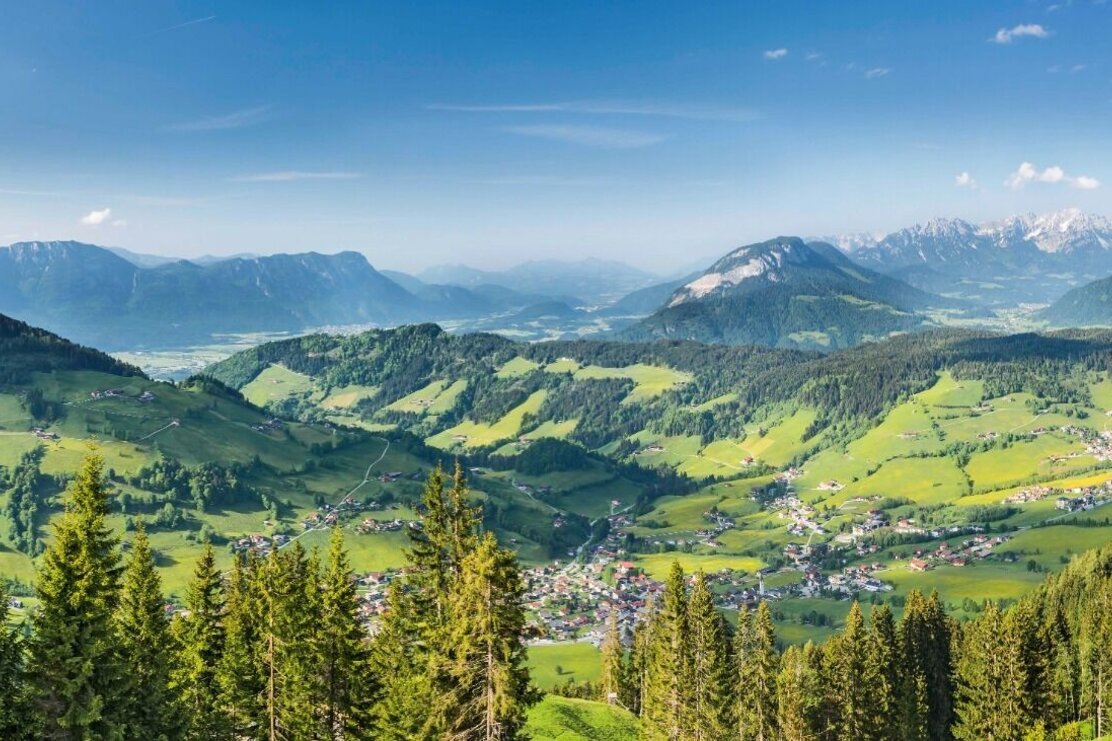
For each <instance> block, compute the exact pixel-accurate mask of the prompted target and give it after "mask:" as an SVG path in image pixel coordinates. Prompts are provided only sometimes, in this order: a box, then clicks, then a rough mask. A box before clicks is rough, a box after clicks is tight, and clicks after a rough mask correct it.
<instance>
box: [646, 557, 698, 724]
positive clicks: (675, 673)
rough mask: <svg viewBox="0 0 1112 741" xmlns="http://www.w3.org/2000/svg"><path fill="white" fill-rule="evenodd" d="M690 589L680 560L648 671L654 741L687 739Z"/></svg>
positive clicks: (656, 622)
mask: <svg viewBox="0 0 1112 741" xmlns="http://www.w3.org/2000/svg"><path fill="white" fill-rule="evenodd" d="M687 657H688V652H687V590H686V587H685V584H684V576H683V569H682V568H681V567H680V565H679V562H678V561H673V562H672V570H671V572H670V573H669V574H668V579H667V581H666V582H665V584H664V595H663V597H662V599H661V603H660V609H659V611H658V612H657V613H656V615H655V616H654V617H653V621H652V632H651V637H650V639H649V651H648V656H647V666H646V671H645V685H646V686H645V691H644V701H643V705H642V708H641V717H642V731H643V734H644V736H645V737H646V738H647V739H651V740H652V741H656V740H658V739H659V740H661V741H672V740H673V739H680V738H682V737H683V732H684V729H685V728H686V722H687V717H686V702H685V700H686V687H685V681H686V678H687V676H688V673H687V672H688V666H687Z"/></svg>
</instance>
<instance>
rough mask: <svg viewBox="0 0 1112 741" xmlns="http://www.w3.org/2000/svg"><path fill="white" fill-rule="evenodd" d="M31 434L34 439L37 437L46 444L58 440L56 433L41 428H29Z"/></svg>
mask: <svg viewBox="0 0 1112 741" xmlns="http://www.w3.org/2000/svg"><path fill="white" fill-rule="evenodd" d="M31 434H32V435H34V436H35V437H37V438H38V439H40V440H43V441H46V442H51V441H54V440H57V439H59V438H58V433H57V432H50V431H48V430H44V429H43V428H41V427H32V428H31Z"/></svg>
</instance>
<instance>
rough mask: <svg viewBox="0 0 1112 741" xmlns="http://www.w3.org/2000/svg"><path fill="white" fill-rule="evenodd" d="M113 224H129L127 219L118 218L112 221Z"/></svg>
mask: <svg viewBox="0 0 1112 741" xmlns="http://www.w3.org/2000/svg"><path fill="white" fill-rule="evenodd" d="M112 226H127V219H116V220H115V221H113V222H112Z"/></svg>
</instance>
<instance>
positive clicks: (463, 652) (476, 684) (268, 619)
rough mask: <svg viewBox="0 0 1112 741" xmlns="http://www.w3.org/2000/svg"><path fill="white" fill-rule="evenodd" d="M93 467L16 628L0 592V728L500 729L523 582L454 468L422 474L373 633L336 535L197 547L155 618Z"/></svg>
mask: <svg viewBox="0 0 1112 741" xmlns="http://www.w3.org/2000/svg"><path fill="white" fill-rule="evenodd" d="M103 467H104V464H103V461H102V459H101V458H100V457H99V456H95V455H94V456H91V457H90V458H88V459H87V460H86V462H85V464H84V466H83V467H82V468H81V470H80V472H79V473H78V474H77V476H76V478H75V479H74V481H73V484H72V486H71V488H70V490H69V494H68V501H67V506H66V510H65V513H64V514H63V515H62V516H61V517H60V518H59V520H58V522H57V525H56V527H55V537H54V539H53V540H52V541H51V543H50V545H49V547H48V548H47V549H46V551H45V553H44V554H43V558H42V561H41V565H40V570H39V575H38V580H37V583H36V585H35V596H36V597H37V599H38V604H37V605H36V607H35V609H34V610H33V611H32V612H31V613H30V615H29V617H28V618H27V620H26V621H25V624H24V625H22V626H18V627H16V628H14V629H12V628H9V627H7V626H8V625H9V614H8V613H9V600H8V597H7V595H5V594H2V593H0V738H4V739H43V738H47V739H267V740H269V741H274V740H276V739H363V738H380V739H410V738H424V739H439V738H453V739H461V740H466V739H492V740H493V739H512V738H515V737H516V734H517V733H518V731H519V729H520V728H521V727H522V725H523V724H524V719H525V710H526V709H527V707H528V705H529V704H530V703H531V702H532V701H534V700H535V699H536V697H537V695H536V693H535V691H534V690H533V689H531V686H530V682H529V675H528V671H527V669H526V667H525V647H524V644H523V642H522V637H523V634H524V631H525V614H524V611H523V608H522V605H521V602H522V595H523V591H524V586H523V583H522V580H521V577H520V574H519V569H518V565H517V561H516V558H515V556H514V555H513V553H512V552H510V551H507V550H505V549H503V548H501V547H499V546H498V544H497V543H496V542H495V540H494V537H493V535H491V534H489V533H485V534H484V533H482V532H480V520H479V514H480V512H479V509H478V508H475V507H472V506H471V505H470V504H469V503H468V501H467V498H468V492H467V489H466V487H465V485H464V481H463V475H462V473H461V472H460V470H459V468H458V467H457V470H456V472H455V475H454V476H452V477H451V478H450V479H448V480H446V478H445V476H444V475H443V474H442V472H441V471H440V470H439V469H437V470H436V471H435V472H434V473H433V474H432V475H431V476H430V479H429V481H428V484H427V485H426V489H425V493H424V497H423V506H422V518H421V523H420V527H417V528H414V529H413V530H412V531H411V534H410V536H411V545H412V547H411V549H410V550H409V551H408V553H407V555H408V558H409V567H408V568H407V569H406V571H405V575H404V576H403V577H402V578H400V579H398V580H396V581H394V582H393V583H392V584H391V586H390V589H389V609H388V612H387V616H386V618H385V619H384V620H383V624H382V626H381V629H380V630H379V631H378V633H377V634H376V635H374V636H373V637H372V636H370V635H369V633H368V631H367V628H366V626H365V624H364V621H363V619H362V616H361V615H360V607H359V604H360V603H359V600H358V599H357V597H358V595H357V592H356V586H357V585H356V582H355V576H354V574H353V573H352V569H351V566H350V564H349V561H348V557H347V555H346V552H345V549H344V546H343V538H342V535H341V532H340V531H339V530H335V531H333V536H332V541H331V545H330V548H329V550H328V553H327V555H326V556H325V557H324V558H321V557H319V556H318V554H317V553H316V552H312V553H308V552H306V551H305V550H304V549H303V548H302V547H301V546H300V544H299V543H296V542H295V543H294V544H293V545H292V546H291V547H289V548H286V549H283V550H278V549H272V550H271V551H270V552H269V553H268V554H267V555H265V556H257V555H244V556H240V557H237V558H236V559H235V560H234V562H233V564H232V566H231V568H230V570H229V571H227V572H226V573H222V572H221V571H220V569H219V568H218V567H217V562H216V555H215V552H214V551H213V549H212V547H211V546H206V548H205V550H204V552H203V554H202V555H201V557H200V559H199V560H198V562H197V564H196V568H195V570H194V574H193V577H192V579H191V581H190V583H189V586H188V589H187V591H186V595H185V599H184V605H183V609H182V610H181V611H180V612H178V613H177V614H175V615H174V616H173V617H169V616H168V610H167V604H166V601H165V598H164V596H163V593H162V587H161V582H160V577H159V575H158V572H157V570H156V568H155V562H156V558H157V555H156V553H155V551H154V549H153V548H152V545H151V543H150V540H149V539H148V537H147V534H146V532H145V529H144V528H143V526H142V524H139V525H138V526H137V529H136V532H135V535H134V537H133V539H132V540H131V542H130V543H129V544H128V547H127V548H123V547H122V544H121V543H120V542H119V540H118V539H117V537H116V536H115V535H114V533H113V531H112V530H111V528H110V527H109V526H108V525H107V522H106V518H107V516H108V514H109V504H108V499H109V493H108V488H107V487H106V485H105V479H104V475H103ZM123 550H126V551H127V555H126V558H125V557H124V556H123V555H122V553H121V551H123ZM0 591H2V590H0Z"/></svg>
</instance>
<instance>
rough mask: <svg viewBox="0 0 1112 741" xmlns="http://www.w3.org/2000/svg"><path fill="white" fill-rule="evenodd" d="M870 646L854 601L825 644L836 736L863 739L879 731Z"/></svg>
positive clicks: (852, 740)
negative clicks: (838, 631)
mask: <svg viewBox="0 0 1112 741" xmlns="http://www.w3.org/2000/svg"><path fill="white" fill-rule="evenodd" d="M872 649H873V642H872V640H871V638H870V636H869V633H868V630H867V629H866V627H865V619H864V617H863V616H862V614H861V605H860V604H858V603H857V602H854V603H853V606H852V607H851V608H850V611H849V615H848V616H846V624H845V628H844V630H843V631H842V633H841V634H840V635H837V636H834V637H833V638H831V639H830V641H828V642H827V644H826V647H825V660H824V668H825V675H826V676H825V679H826V686H827V691H828V694H829V700H830V704H831V706H832V708H833V717H832V721H833V723H832V726H833V728H832V730H833V733H834V737H835V738H837V739H844V740H845V741H856V740H860V741H865V740H866V739H875V738H879V737H880V735H881V733H882V731H883V728H884V724H885V722H886V719H885V718H884V717H883V714H882V709H881V708H879V707H877V705H876V702H877V699H878V695H879V692H878V684H879V681H878V679H879V678H878V677H877V676H876V674H875V673H874V670H875V665H874V664H873V663H872V662H871V661H870V654H871V653H872Z"/></svg>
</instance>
